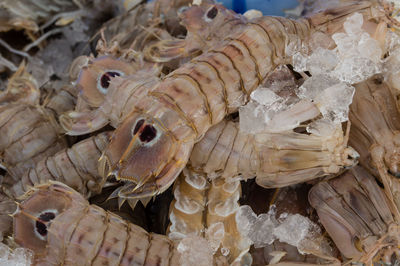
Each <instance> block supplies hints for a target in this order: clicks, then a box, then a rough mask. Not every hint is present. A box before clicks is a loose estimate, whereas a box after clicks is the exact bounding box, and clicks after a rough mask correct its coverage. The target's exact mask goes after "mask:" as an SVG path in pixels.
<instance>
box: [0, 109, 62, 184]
mask: <svg viewBox="0 0 400 266" xmlns="http://www.w3.org/2000/svg"><path fill="white" fill-rule="evenodd" d="M65 146H66V143H65V139H64V138H63V137H61V136H60V131H59V129H58V128H57V125H56V122H55V121H52V117H51V114H49V113H47V111H46V110H44V109H39V108H37V107H33V106H30V105H24V104H7V105H4V106H3V107H1V109H0V151H1V155H0V157H1V159H2V163H3V164H4V165H5V166H6V168H7V171H8V172H9V173H10V175H12V176H13V177H14V179H16V180H17V179H18V178H19V177H20V176H21V175H22V174H23V173H24V172H25V171H26V170H27V169H29V168H31V167H34V166H35V164H36V163H37V162H39V161H40V160H41V159H42V158H44V157H46V156H49V155H51V154H54V153H55V152H57V151H58V150H60V149H62V148H64V147H65Z"/></svg>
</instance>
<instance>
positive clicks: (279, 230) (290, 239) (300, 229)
mask: <svg viewBox="0 0 400 266" xmlns="http://www.w3.org/2000/svg"><path fill="white" fill-rule="evenodd" d="M313 227H314V225H313V222H312V221H311V220H310V219H308V218H307V217H304V216H302V215H300V214H294V215H288V216H287V218H286V219H285V220H284V221H283V222H282V223H281V224H280V225H279V226H277V227H276V228H275V230H274V231H273V234H274V236H275V237H276V238H277V239H278V240H279V241H281V242H285V243H288V244H290V245H293V246H296V247H297V246H299V243H300V242H301V241H302V240H303V239H305V238H306V236H307V235H308V234H309V233H310V231H311V229H312V228H313Z"/></svg>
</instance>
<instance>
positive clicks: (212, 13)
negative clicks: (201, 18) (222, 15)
mask: <svg viewBox="0 0 400 266" xmlns="http://www.w3.org/2000/svg"><path fill="white" fill-rule="evenodd" d="M217 14H218V9H217V8H216V7H215V6H213V7H212V8H211V9H209V10H208V11H207V14H206V16H207V18H209V19H213V18H215V17H216V16H217Z"/></svg>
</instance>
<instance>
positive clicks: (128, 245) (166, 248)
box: [13, 183, 180, 265]
mask: <svg viewBox="0 0 400 266" xmlns="http://www.w3.org/2000/svg"><path fill="white" fill-rule="evenodd" d="M13 216H14V239H15V241H16V242H17V243H18V244H19V245H21V246H23V247H26V248H29V249H31V250H33V251H34V253H35V264H37V265H40V264H45V265H60V264H70V265H85V264H87V263H89V264H91V265H104V264H108V265H132V264H138V265H179V259H180V253H179V252H178V251H177V249H176V246H175V245H174V243H173V242H172V241H171V240H170V239H168V238H167V237H165V236H162V235H157V234H153V233H147V232H146V231H145V230H144V229H142V228H141V227H139V226H137V225H134V224H130V223H127V222H126V221H124V220H123V219H122V218H120V217H119V216H117V215H115V214H112V213H109V212H106V211H105V210H103V209H101V208H100V207H98V206H96V205H89V202H88V201H87V200H86V199H85V198H84V197H83V196H82V195H81V194H80V193H78V192H76V191H74V190H73V189H71V188H70V187H68V186H66V185H64V184H61V183H50V184H43V185H40V186H37V187H35V188H34V189H33V190H31V191H29V192H28V193H27V195H26V200H24V201H23V202H22V203H21V204H20V205H19V206H18V209H17V211H16V212H15V214H14V215H13ZM100 232H101V233H100Z"/></svg>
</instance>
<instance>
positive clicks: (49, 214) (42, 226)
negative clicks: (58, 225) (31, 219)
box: [35, 212, 56, 236]
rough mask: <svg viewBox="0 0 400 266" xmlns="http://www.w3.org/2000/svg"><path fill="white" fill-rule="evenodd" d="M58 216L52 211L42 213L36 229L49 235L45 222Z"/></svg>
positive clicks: (42, 233)
mask: <svg viewBox="0 0 400 266" xmlns="http://www.w3.org/2000/svg"><path fill="white" fill-rule="evenodd" d="M55 217H56V215H55V214H54V213H52V212H44V213H42V214H40V216H39V217H38V218H39V220H38V221H36V224H35V225H36V230H37V232H38V233H39V234H40V235H41V236H46V235H47V227H46V225H45V224H44V223H43V222H48V221H50V220H53V219H54V218H55Z"/></svg>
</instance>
